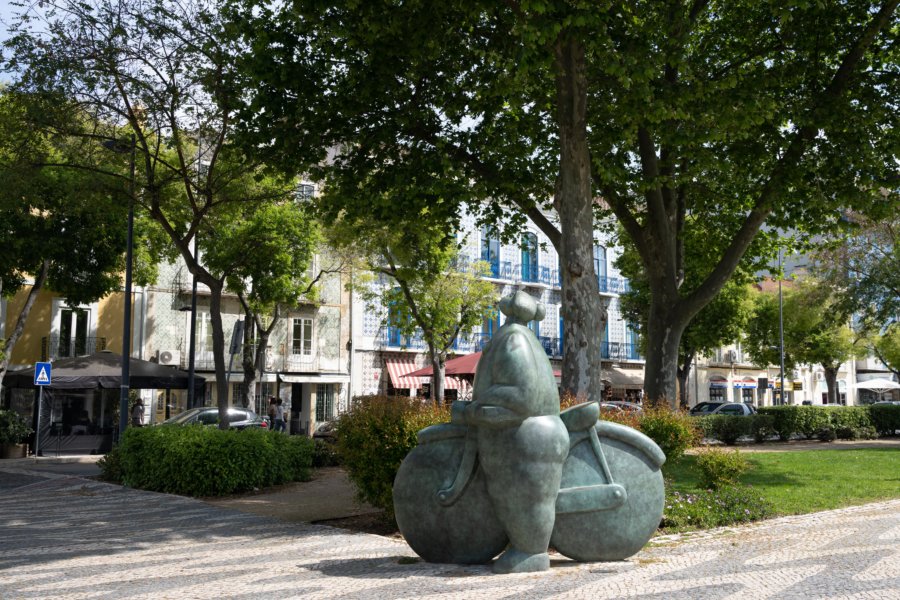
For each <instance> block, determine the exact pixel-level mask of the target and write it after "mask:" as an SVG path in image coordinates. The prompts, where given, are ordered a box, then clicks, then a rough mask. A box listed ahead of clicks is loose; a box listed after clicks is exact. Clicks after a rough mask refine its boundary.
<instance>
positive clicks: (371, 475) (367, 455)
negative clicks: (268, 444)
mask: <svg viewBox="0 0 900 600" xmlns="http://www.w3.org/2000/svg"><path fill="white" fill-rule="evenodd" d="M449 420H450V414H449V411H448V410H447V409H446V408H445V407H441V408H436V407H435V406H434V405H433V404H431V403H424V402H422V401H420V400H417V399H415V398H405V397H400V396H396V397H385V396H361V397H358V398H355V399H354V402H353V406H352V407H351V408H350V410H349V411H348V412H346V413H344V414H343V415H341V417H340V419H338V421H337V427H336V429H335V433H336V436H337V447H338V453H339V454H340V457H341V460H342V462H343V464H344V467H345V468H346V469H347V474H348V476H349V477H350V480H351V481H352V482H353V484H354V486H356V491H357V495H358V496H359V498H360V499H361V500H363V501H365V502H368V503H369V504H371V505H372V506H375V507H377V508H381V509H384V511H385V513H386V515H387V516H388V517H392V516H393V512H394V500H393V485H394V477H396V475H397V470H398V469H399V468H400V463H401V462H402V461H403V459H404V457H406V455H407V454H408V453H409V451H410V450H412V449H413V448H414V447H415V445H416V433H417V432H418V431H419V430H420V429H424V428H425V427H428V426H429V425H434V424H436V423H442V422H446V421H449Z"/></svg>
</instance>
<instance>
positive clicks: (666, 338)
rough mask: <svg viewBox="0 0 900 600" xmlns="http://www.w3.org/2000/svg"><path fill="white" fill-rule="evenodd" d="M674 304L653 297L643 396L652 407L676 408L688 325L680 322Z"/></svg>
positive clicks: (648, 320) (648, 327)
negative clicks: (683, 339) (683, 337)
mask: <svg viewBox="0 0 900 600" xmlns="http://www.w3.org/2000/svg"><path fill="white" fill-rule="evenodd" d="M677 317H678V315H677V314H676V313H675V311H673V310H672V309H671V304H668V305H667V303H666V302H664V301H660V300H658V296H657V295H654V296H653V298H652V299H651V302H650V314H649V316H648V319H647V337H648V339H649V340H650V343H649V344H647V360H646V363H645V366H644V368H645V373H644V395H645V398H646V399H647V401H648V402H650V403H651V404H656V403H659V404H663V403H668V404H669V405H670V406H671V407H672V408H677V406H678V404H677V403H678V398H677V393H676V383H675V379H676V377H675V374H676V373H677V372H678V347H679V345H680V344H681V334H682V333H683V332H684V328H685V326H686V325H685V324H684V323H683V322H682V321H681V320H680V319H678V318H677Z"/></svg>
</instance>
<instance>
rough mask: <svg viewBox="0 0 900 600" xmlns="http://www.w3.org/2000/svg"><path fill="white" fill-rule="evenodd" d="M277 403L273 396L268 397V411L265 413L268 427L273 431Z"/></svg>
mask: <svg viewBox="0 0 900 600" xmlns="http://www.w3.org/2000/svg"><path fill="white" fill-rule="evenodd" d="M277 407H278V401H277V400H275V396H269V409H268V411H267V416H268V417H269V427H271V428H272V429H273V430H274V429H275V413H276V412H277Z"/></svg>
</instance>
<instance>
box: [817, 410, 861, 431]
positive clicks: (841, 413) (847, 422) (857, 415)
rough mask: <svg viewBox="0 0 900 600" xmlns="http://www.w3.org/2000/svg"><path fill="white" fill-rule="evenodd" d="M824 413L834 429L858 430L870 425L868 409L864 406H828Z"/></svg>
mask: <svg viewBox="0 0 900 600" xmlns="http://www.w3.org/2000/svg"><path fill="white" fill-rule="evenodd" d="M825 411H826V412H827V414H828V417H829V421H830V423H831V424H832V425H833V426H834V427H835V428H839V427H848V428H850V429H859V428H861V427H868V426H870V425H872V418H871V415H870V413H869V408H868V407H866V406H829V407H825Z"/></svg>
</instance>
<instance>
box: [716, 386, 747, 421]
mask: <svg viewBox="0 0 900 600" xmlns="http://www.w3.org/2000/svg"><path fill="white" fill-rule="evenodd" d="M710 391H712V390H710ZM719 414H722V415H738V416H740V415H743V414H744V408H743V407H742V406H740V405H738V404H726V405H725V406H723V407H722V408H721V409H720V410H719Z"/></svg>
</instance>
